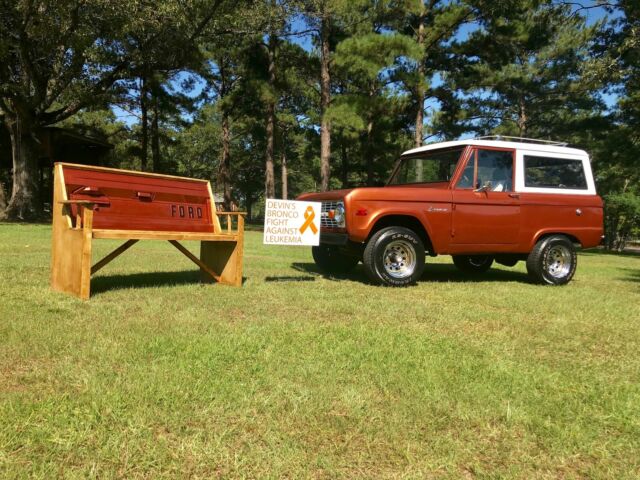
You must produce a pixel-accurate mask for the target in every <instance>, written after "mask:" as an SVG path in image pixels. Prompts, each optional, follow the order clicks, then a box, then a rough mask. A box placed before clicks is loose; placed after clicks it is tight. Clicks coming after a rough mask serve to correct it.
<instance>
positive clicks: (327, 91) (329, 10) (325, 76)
mask: <svg viewBox="0 0 640 480" xmlns="http://www.w3.org/2000/svg"><path fill="white" fill-rule="evenodd" d="M363 3H366V2H364V0H356V1H349V0H306V1H304V2H303V13H304V15H305V17H306V19H307V23H308V24H309V27H310V29H311V31H312V32H313V33H314V39H315V41H316V46H317V48H318V51H319V60H320V82H319V84H320V190H321V191H323V192H324V191H326V190H328V189H329V179H330V177H331V121H330V118H329V114H328V111H329V106H330V105H331V88H332V84H331V70H332V63H333V58H332V56H333V55H332V51H333V49H334V47H335V45H336V43H337V40H338V38H339V35H340V33H341V27H342V26H343V25H342V24H343V23H344V22H345V21H346V22H347V23H348V22H349V17H350V16H352V15H351V14H352V12H354V11H357V10H358V8H359V7H360V5H362V4H363ZM352 20H353V19H352Z"/></svg>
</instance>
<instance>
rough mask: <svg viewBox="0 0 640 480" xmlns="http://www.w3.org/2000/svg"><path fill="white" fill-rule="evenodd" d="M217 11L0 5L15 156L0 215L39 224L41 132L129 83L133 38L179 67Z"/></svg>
mask: <svg viewBox="0 0 640 480" xmlns="http://www.w3.org/2000/svg"><path fill="white" fill-rule="evenodd" d="M221 3H222V0H216V1H214V2H202V3H201V2H198V1H190V2H187V3H182V2H177V1H167V2H162V4H159V5H156V4H148V3H146V2H141V1H132V0H127V1H125V0H94V1H92V2H84V1H82V0H55V1H54V0H35V1H30V2H2V4H1V10H0V32H2V34H1V35H2V37H0V64H1V65H3V68H2V69H0V115H1V116H2V117H3V122H4V124H5V125H6V126H7V128H8V130H9V132H10V136H11V145H12V156H13V191H12V194H11V199H10V201H9V204H8V206H7V208H6V209H5V211H4V213H3V215H4V216H5V217H8V218H12V219H23V220H24V219H33V218H36V217H38V216H39V214H40V205H39V199H38V187H37V182H36V173H37V168H38V157H39V146H38V133H39V130H40V129H41V128H42V127H44V126H47V125H52V124H55V123H58V122H60V121H62V120H64V119H66V118H69V117H71V116H73V115H74V114H76V113H77V112H79V111H80V110H82V109H83V108H86V107H87V106H90V105H92V104H94V103H95V102H97V101H100V100H101V99H102V98H103V97H104V96H105V95H106V94H107V93H109V92H110V91H111V88H112V87H113V85H114V84H115V83H116V82H117V81H118V80H121V79H124V78H127V76H128V75H130V72H132V71H133V70H134V68H133V67H134V66H135V64H136V61H137V60H138V57H137V56H136V53H137V52H138V50H137V47H136V45H135V43H134V42H132V41H131V39H132V38H133V36H134V34H135V33H137V32H140V31H147V32H149V35H148V37H147V39H148V42H149V43H157V44H158V45H164V46H165V49H164V55H163V57H164V59H165V61H166V62H167V63H175V64H179V63H181V60H182V58H181V55H182V52H185V51H190V48H188V46H189V45H192V44H193V41H194V39H195V38H196V37H197V36H198V35H199V34H200V33H201V32H202V30H203V29H204V27H205V26H207V24H208V23H210V22H211V20H212V18H213V15H214V13H215V12H216V10H217V9H218V7H219V6H220V4H221Z"/></svg>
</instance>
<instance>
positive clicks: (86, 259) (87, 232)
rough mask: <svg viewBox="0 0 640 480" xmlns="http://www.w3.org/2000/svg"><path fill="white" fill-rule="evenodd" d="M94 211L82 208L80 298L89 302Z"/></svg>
mask: <svg viewBox="0 0 640 480" xmlns="http://www.w3.org/2000/svg"><path fill="white" fill-rule="evenodd" d="M92 229H93V209H91V208H82V259H81V260H80V298H82V299H83V300H88V299H89V295H90V294H91V242H92V240H93V239H92V235H91V230H92Z"/></svg>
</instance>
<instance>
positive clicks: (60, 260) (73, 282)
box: [51, 166, 91, 298]
mask: <svg viewBox="0 0 640 480" xmlns="http://www.w3.org/2000/svg"><path fill="white" fill-rule="evenodd" d="M53 198H54V201H53V203H52V234H51V288H52V289H53V290H56V291H59V292H65V293H70V294H72V295H75V296H76V297H80V298H83V297H82V295H83V293H84V295H87V294H88V292H87V291H86V288H85V291H84V292H83V289H82V281H83V277H82V260H83V256H84V255H89V256H90V249H91V244H90V243H89V245H85V243H86V242H85V232H84V231H83V230H75V229H73V228H72V225H71V218H70V217H69V216H68V215H67V214H66V211H65V210H66V209H67V208H68V207H66V206H64V205H63V204H61V203H60V200H65V199H66V190H65V186H64V177H63V174H62V168H61V167H60V166H56V167H55V169H54V182H53Z"/></svg>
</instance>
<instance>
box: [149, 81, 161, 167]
mask: <svg viewBox="0 0 640 480" xmlns="http://www.w3.org/2000/svg"><path fill="white" fill-rule="evenodd" d="M151 105H152V113H153V118H152V119H151V168H152V170H153V171H154V172H158V171H160V168H161V167H160V162H161V159H160V129H159V127H158V123H159V118H158V117H159V115H160V112H159V111H158V110H159V108H158V94H157V92H152V104H151Z"/></svg>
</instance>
